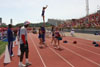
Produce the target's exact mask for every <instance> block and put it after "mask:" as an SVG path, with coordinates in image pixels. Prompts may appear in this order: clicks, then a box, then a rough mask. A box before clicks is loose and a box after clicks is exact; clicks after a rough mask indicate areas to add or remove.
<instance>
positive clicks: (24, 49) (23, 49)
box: [20, 41, 29, 52]
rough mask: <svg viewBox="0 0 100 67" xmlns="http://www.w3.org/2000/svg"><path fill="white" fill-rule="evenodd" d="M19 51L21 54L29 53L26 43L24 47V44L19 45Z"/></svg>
mask: <svg viewBox="0 0 100 67" xmlns="http://www.w3.org/2000/svg"><path fill="white" fill-rule="evenodd" d="M20 50H21V52H28V51H29V49H28V42H27V41H26V45H24V43H23V44H20Z"/></svg>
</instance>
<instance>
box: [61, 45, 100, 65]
mask: <svg viewBox="0 0 100 67" xmlns="http://www.w3.org/2000/svg"><path fill="white" fill-rule="evenodd" d="M62 47H63V48H64V49H66V50H68V51H70V52H72V53H73V54H75V55H77V56H79V57H81V58H83V59H85V60H87V61H89V62H91V63H93V64H96V65H98V66H100V64H99V63H97V62H95V61H93V60H91V59H88V58H87V57H84V56H82V55H80V54H78V53H76V52H74V51H73V50H71V49H69V48H66V47H64V46H62Z"/></svg>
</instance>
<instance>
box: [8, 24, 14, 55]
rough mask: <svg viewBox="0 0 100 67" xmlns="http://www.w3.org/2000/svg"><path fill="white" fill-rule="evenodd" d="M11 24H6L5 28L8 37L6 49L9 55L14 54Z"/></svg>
mask: <svg viewBox="0 0 100 67" xmlns="http://www.w3.org/2000/svg"><path fill="white" fill-rule="evenodd" d="M11 28H12V25H11V24H9V25H8V30H7V38H8V50H9V54H10V56H14V55H13V50H12V49H13V32H12V30H11Z"/></svg>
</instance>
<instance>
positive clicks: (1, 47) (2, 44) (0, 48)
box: [0, 41, 7, 56]
mask: <svg viewBox="0 0 100 67" xmlns="http://www.w3.org/2000/svg"><path fill="white" fill-rule="evenodd" d="M6 45H7V42H3V41H0V56H1V54H2V53H3V52H4V51H5V47H6Z"/></svg>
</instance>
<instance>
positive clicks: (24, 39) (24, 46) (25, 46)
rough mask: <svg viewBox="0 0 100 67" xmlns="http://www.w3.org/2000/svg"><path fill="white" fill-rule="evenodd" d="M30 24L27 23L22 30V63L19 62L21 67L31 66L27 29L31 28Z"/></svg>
mask: <svg viewBox="0 0 100 67" xmlns="http://www.w3.org/2000/svg"><path fill="white" fill-rule="evenodd" d="M29 24H30V22H28V21H25V22H24V26H23V27H21V29H20V50H21V55H20V62H19V67H25V66H29V65H31V63H29V61H28V57H29V48H28V41H27V27H28V26H29ZM24 53H25V57H26V64H25V65H24V64H22V61H23V57H24Z"/></svg>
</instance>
